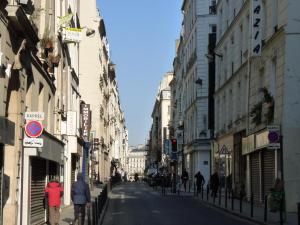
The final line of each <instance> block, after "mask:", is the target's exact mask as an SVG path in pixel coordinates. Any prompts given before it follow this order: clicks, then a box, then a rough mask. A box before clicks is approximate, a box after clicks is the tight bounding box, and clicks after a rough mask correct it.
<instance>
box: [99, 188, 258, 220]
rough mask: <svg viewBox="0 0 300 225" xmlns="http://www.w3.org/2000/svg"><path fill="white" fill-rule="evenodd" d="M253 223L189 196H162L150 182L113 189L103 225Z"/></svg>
mask: <svg viewBox="0 0 300 225" xmlns="http://www.w3.org/2000/svg"><path fill="white" fill-rule="evenodd" d="M201 224H203V225H220V224H221V225H244V224H245V225H252V224H253V223H250V222H248V221H245V220H241V219H239V218H237V217H234V216H231V215H229V214H226V213H225V212H222V211H220V210H217V209H213V208H210V207H206V206H205V205H203V204H201V203H200V201H199V200H197V199H194V198H193V197H190V196H185V197H183V196H161V195H160V194H159V193H158V192H155V191H153V190H152V188H150V187H148V185H147V184H143V183H125V184H121V185H119V186H117V187H115V188H114V190H113V192H112V195H111V200H110V202H109V205H108V208H107V211H106V214H105V217H104V220H103V225H201Z"/></svg>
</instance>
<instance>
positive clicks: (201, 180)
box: [195, 171, 205, 195]
mask: <svg viewBox="0 0 300 225" xmlns="http://www.w3.org/2000/svg"><path fill="white" fill-rule="evenodd" d="M195 178H196V187H197V195H198V194H199V193H200V192H201V190H202V188H203V185H204V183H205V179H204V177H203V175H202V174H201V172H200V171H198V172H197V173H196V174H195Z"/></svg>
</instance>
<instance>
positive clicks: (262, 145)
mask: <svg viewBox="0 0 300 225" xmlns="http://www.w3.org/2000/svg"><path fill="white" fill-rule="evenodd" d="M299 7H300V5H299V3H298V2H296V1H288V0H286V1H251V0H248V1H223V0H222V1H218V4H217V12H218V26H217V27H218V31H217V45H216V49H215V53H216V54H218V55H220V56H221V57H216V89H215V120H216V123H215V124H216V126H215V140H216V141H215V142H214V157H213V161H214V165H215V168H214V169H215V170H219V171H222V173H223V174H224V175H225V176H226V175H229V174H232V177H233V186H234V188H235V189H236V191H238V190H240V189H243V188H244V189H245V190H246V191H247V194H248V197H249V196H250V195H251V193H252V194H253V196H254V199H255V201H256V202H257V203H262V202H263V199H264V196H265V195H267V194H268V193H269V191H270V188H271V187H273V185H274V182H275V179H277V178H279V179H282V180H284V184H285V191H286V206H287V210H288V211H296V205H297V204H296V202H297V201H299V195H298V194H297V192H296V190H297V189H299V177H298V175H297V173H295V171H297V168H298V167H299V166H298V164H297V163H296V161H297V160H298V159H299V157H298V155H299V154H298V153H297V150H296V149H297V148H295V146H298V145H299V141H298V139H297V138H296V137H295V134H296V133H299V127H300V126H299V123H298V121H299V120H298V119H297V116H296V115H299V111H300V107H299V105H298V104H296V105H295V104H293V102H297V101H299V95H295V94H292V93H296V92H297V90H299V82H296V80H297V79H299V75H296V74H299V70H300V68H299V66H298V65H297V63H296V61H295V60H296V59H297V58H299V54H298V52H299V51H297V48H298V46H299V45H297V44H296V43H299V38H300V36H299V32H297V30H299V29H298V28H299V24H298V23H296V22H295V20H294V18H298V17H299V14H298V13H297V12H296V9H299ZM253 18H254V19H253ZM255 19H259V21H261V22H260V23H259V24H256V23H254V22H253V21H257V20H255ZM292 49H293V50H292ZM274 132H275V133H277V134H278V137H279V138H278V139H276V140H272V139H270V134H272V133H273V134H274ZM271 136H272V135H271ZM222 148H223V149H224V148H225V149H227V150H228V151H227V153H228V154H225V155H227V156H225V155H224V156H221V155H222V151H221V149H222ZM225 152H226V151H225Z"/></svg>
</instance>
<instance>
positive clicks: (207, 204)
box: [200, 200, 268, 225]
mask: <svg viewBox="0 0 300 225" xmlns="http://www.w3.org/2000/svg"><path fill="white" fill-rule="evenodd" d="M200 203H201V204H202V205H205V206H208V207H211V208H215V209H218V210H220V211H223V212H225V213H228V214H231V215H233V216H235V217H239V218H241V219H244V220H248V221H250V222H253V223H256V224H260V225H268V223H265V222H262V221H259V220H256V219H254V218H251V217H249V216H246V215H243V214H241V213H238V212H234V211H231V210H230V209H226V208H223V207H221V206H219V205H215V204H213V203H210V202H206V201H202V200H200Z"/></svg>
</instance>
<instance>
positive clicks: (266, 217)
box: [264, 195, 268, 222]
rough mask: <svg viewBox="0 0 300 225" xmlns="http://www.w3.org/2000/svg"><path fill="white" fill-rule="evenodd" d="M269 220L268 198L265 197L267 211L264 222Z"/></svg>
mask: <svg viewBox="0 0 300 225" xmlns="http://www.w3.org/2000/svg"><path fill="white" fill-rule="evenodd" d="M267 219H268V196H267V195H266V196H265V211H264V222H267Z"/></svg>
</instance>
